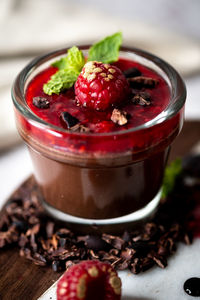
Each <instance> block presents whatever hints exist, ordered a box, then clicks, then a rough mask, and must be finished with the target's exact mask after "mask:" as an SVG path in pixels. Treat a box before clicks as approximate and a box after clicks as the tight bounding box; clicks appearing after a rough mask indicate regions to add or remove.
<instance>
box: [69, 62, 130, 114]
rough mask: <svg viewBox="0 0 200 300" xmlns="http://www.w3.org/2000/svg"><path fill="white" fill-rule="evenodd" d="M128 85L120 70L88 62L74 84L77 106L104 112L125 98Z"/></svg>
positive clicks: (107, 65)
mask: <svg viewBox="0 0 200 300" xmlns="http://www.w3.org/2000/svg"><path fill="white" fill-rule="evenodd" d="M128 92H129V84H128V81H127V79H126V78H125V76H124V74H123V73H122V71H121V70H120V69H118V68H117V67H115V66H111V65H109V64H103V63H100V62H96V61H89V62H87V63H86V64H85V66H84V68H83V70H82V72H81V74H80V75H79V76H78V79H77V81H76V83H75V94H76V100H77V104H79V105H82V106H84V107H88V108H90V109H95V110H100V111H104V110H106V109H108V108H109V107H110V106H113V105H115V104H119V103H121V102H122V101H123V100H125V98H126V97H127V95H128Z"/></svg>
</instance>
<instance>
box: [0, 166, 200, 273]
mask: <svg viewBox="0 0 200 300" xmlns="http://www.w3.org/2000/svg"><path fill="white" fill-rule="evenodd" d="M187 170H188V166H187ZM185 174H186V175H185ZM184 176H187V172H185V173H184V170H183V175H182V177H181V178H180V180H179V181H177V183H176V186H175V189H174V193H171V194H170V196H169V197H168V198H167V200H166V201H163V202H162V203H161V204H160V207H159V208H158V212H157V214H156V215H155V216H154V218H153V219H152V220H151V222H146V223H144V224H143V226H142V227H141V229H140V230H138V229H137V230H136V229H134V228H133V230H129V231H124V232H123V233H122V234H121V235H111V234H108V233H99V232H98V234H96V235H95V234H90V235H79V234H78V233H77V232H73V231H72V230H70V229H69V228H67V227H66V225H65V224H61V223H60V222H56V221H55V220H54V219H52V218H50V217H49V216H47V215H45V213H44V210H43V208H42V205H41V203H40V196H39V191H38V187H37V185H36V183H35V181H34V179H33V178H30V179H29V180H28V181H26V182H25V183H24V184H23V185H22V186H21V187H20V188H19V189H18V191H17V192H16V193H14V194H13V195H12V196H11V199H10V200H9V202H8V203H7V204H6V206H5V207H4V209H3V211H2V212H1V213H0V248H4V247H6V246H8V245H9V246H12V245H18V247H19V254H20V256H23V257H24V258H26V259H28V260H30V261H31V262H32V263H34V264H37V265H39V266H42V267H45V266H51V267H52V269H53V270H54V271H55V272H60V271H64V270H65V269H68V268H69V267H70V266H71V265H73V264H76V263H78V262H79V261H81V260H87V259H98V260H101V261H106V262H108V263H110V264H112V265H113V266H114V268H116V269H118V270H125V269H129V270H130V271H131V272H133V273H134V274H138V273H140V272H144V271H146V270H148V269H150V268H151V267H153V266H154V265H157V266H159V267H160V268H162V269H163V268H165V267H166V266H167V259H168V257H169V256H170V255H172V254H173V253H174V252H175V251H176V248H177V242H179V241H181V242H184V243H186V244H190V243H191V242H192V231H191V232H190V231H188V227H187V222H188V220H190V221H191V211H192V210H193V209H194V207H195V206H194V205H195V204H194V203H195V201H196V200H195V199H199V197H200V183H199V185H198V186H194V187H191V186H190V187H188V186H187V185H185V177H184ZM199 177H200V176H199ZM192 203H193V204H192Z"/></svg>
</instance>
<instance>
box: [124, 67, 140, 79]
mask: <svg viewBox="0 0 200 300" xmlns="http://www.w3.org/2000/svg"><path fill="white" fill-rule="evenodd" d="M123 73H124V76H125V77H126V78H130V77H136V76H140V75H142V73H141V72H140V70H139V69H138V68H136V67H133V68H129V69H127V70H125V71H124V72H123Z"/></svg>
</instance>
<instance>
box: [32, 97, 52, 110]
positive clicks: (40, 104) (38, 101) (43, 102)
mask: <svg viewBox="0 0 200 300" xmlns="http://www.w3.org/2000/svg"><path fill="white" fill-rule="evenodd" d="M33 105H34V106H36V107H37V108H49V106H50V102H49V100H48V99H47V98H45V97H33Z"/></svg>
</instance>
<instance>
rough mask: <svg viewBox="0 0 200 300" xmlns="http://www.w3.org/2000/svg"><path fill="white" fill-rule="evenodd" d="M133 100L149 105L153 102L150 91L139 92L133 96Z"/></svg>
mask: <svg viewBox="0 0 200 300" xmlns="http://www.w3.org/2000/svg"><path fill="white" fill-rule="evenodd" d="M131 101H132V102H133V103H134V104H139V105H141V106H148V105H150V104H151V96H150V94H149V93H148V92H139V93H137V94H135V95H134V96H133V97H132V99H131Z"/></svg>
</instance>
